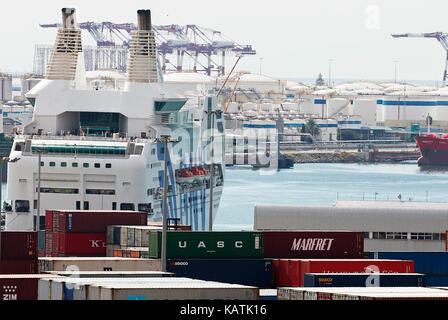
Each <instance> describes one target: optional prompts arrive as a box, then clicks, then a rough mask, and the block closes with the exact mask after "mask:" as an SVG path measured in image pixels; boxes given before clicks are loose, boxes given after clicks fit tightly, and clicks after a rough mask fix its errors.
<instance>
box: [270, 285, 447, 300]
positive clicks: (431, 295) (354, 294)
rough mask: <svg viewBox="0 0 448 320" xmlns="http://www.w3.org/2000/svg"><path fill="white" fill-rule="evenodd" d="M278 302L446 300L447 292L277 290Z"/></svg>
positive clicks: (408, 290) (291, 288) (414, 289)
mask: <svg viewBox="0 0 448 320" xmlns="http://www.w3.org/2000/svg"><path fill="white" fill-rule="evenodd" d="M277 299H278V300H448V291H446V290H443V289H439V288H422V287H394V288H389V287H366V288H360V287H356V288H296V287H281V288H278V293H277Z"/></svg>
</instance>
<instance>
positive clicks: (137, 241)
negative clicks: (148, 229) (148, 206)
mask: <svg viewBox="0 0 448 320" xmlns="http://www.w3.org/2000/svg"><path fill="white" fill-rule="evenodd" d="M133 246H135V247H141V246H142V229H140V228H135V229H134V245H133Z"/></svg>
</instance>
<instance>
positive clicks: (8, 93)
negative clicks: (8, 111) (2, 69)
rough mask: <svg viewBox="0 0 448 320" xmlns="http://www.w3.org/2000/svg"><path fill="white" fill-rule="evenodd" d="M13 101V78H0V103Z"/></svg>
mask: <svg viewBox="0 0 448 320" xmlns="http://www.w3.org/2000/svg"><path fill="white" fill-rule="evenodd" d="M10 100H12V78H11V77H9V76H0V101H10Z"/></svg>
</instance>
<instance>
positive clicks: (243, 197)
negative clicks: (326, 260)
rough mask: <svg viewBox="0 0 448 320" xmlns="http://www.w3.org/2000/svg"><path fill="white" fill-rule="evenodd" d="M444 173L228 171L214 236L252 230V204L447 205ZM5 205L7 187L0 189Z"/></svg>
mask: <svg viewBox="0 0 448 320" xmlns="http://www.w3.org/2000/svg"><path fill="white" fill-rule="evenodd" d="M447 186H448V168H447V169H446V170H442V169H432V170H423V169H421V168H419V167H418V166H417V164H416V163H415V162H408V163H400V164H356V163H350V164H344V163H306V164H296V165H295V166H294V168H292V169H282V170H280V171H278V172H275V173H273V174H266V173H265V172H262V171H258V170H254V169H252V167H250V166H236V167H228V168H226V177H225V183H224V192H223V195H222V198H221V202H220V205H219V211H218V215H217V217H216V219H215V223H214V226H213V228H214V230H252V229H253V223H254V206H255V204H297V205H332V204H333V203H334V202H335V201H336V200H337V199H340V200H363V199H364V200H375V199H376V200H394V201H400V200H399V198H398V197H399V196H401V201H430V202H445V201H448V193H447V192H446V187H447ZM2 199H3V200H5V199H6V183H3V184H2Z"/></svg>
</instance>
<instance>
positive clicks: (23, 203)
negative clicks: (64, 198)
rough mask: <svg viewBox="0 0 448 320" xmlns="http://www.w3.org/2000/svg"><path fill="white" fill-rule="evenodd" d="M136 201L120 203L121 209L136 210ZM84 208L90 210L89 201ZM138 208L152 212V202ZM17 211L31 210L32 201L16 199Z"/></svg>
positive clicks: (85, 202) (114, 207)
mask: <svg viewBox="0 0 448 320" xmlns="http://www.w3.org/2000/svg"><path fill="white" fill-rule="evenodd" d="M33 205H34V208H37V200H34V203H33ZM135 207H136V206H135V204H134V203H125V202H123V203H120V210H131V211H135ZM75 208H76V210H81V201H76V203H75ZM10 209H12V208H10ZM83 210H89V201H83ZM112 210H118V209H117V203H116V202H112ZM137 210H138V211H143V212H152V205H151V203H138V204H137ZM15 211H16V212H30V202H29V200H16V201H15Z"/></svg>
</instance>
